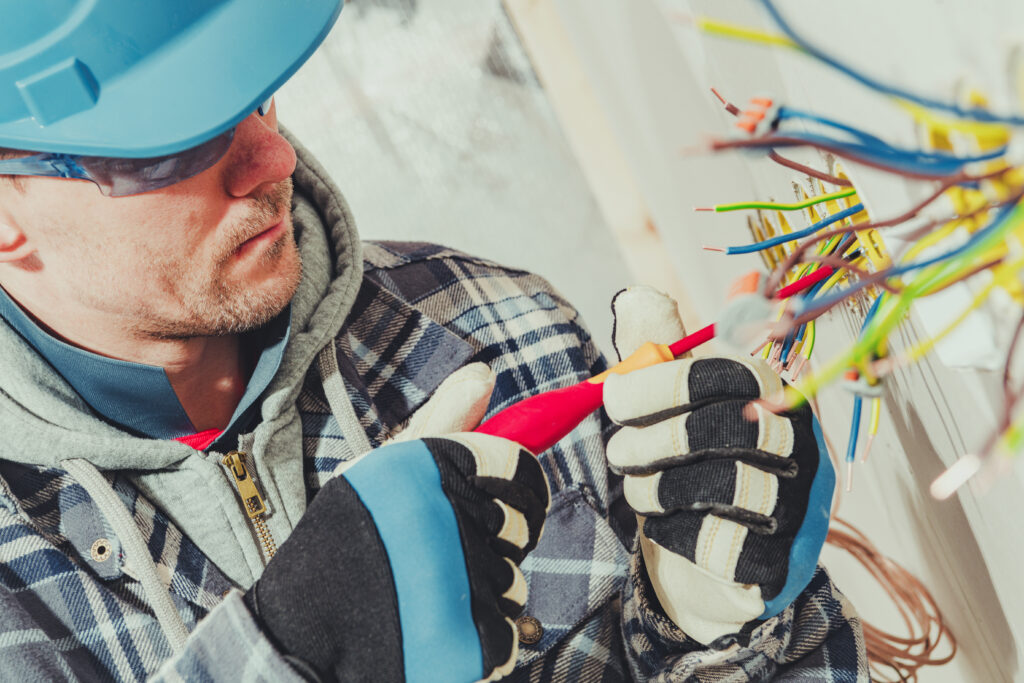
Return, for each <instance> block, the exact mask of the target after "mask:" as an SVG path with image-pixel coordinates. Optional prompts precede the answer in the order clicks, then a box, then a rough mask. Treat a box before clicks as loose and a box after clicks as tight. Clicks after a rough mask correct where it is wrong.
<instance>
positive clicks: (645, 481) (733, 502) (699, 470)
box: [623, 460, 779, 533]
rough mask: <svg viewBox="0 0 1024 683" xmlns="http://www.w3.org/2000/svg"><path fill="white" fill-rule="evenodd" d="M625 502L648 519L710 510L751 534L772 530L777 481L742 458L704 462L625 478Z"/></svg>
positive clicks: (771, 531)
mask: <svg viewBox="0 0 1024 683" xmlns="http://www.w3.org/2000/svg"><path fill="white" fill-rule="evenodd" d="M623 487H624V494H625V497H626V502H627V503H629V506H630V507H631V508H633V510H634V511H635V512H636V513H637V514H641V515H645V516H648V517H658V516H666V515H673V514H678V513H683V512H685V513H695V514H698V515H704V514H712V515H717V516H719V517H722V518H725V519H731V520H733V521H735V522H737V523H738V524H743V525H745V526H747V527H748V528H750V529H752V530H754V531H756V532H757V533H774V531H775V530H776V526H777V524H776V521H775V519H774V518H773V517H772V514H773V513H774V511H775V507H776V504H777V502H778V494H779V480H778V478H777V477H775V476H774V475H771V474H769V473H767V472H764V471H762V470H759V469H757V468H754V467H751V466H750V465H747V464H744V463H742V462H735V461H729V460H707V461H704V462H700V463H695V464H693V465H690V466H688V467H677V468H673V469H669V470H665V471H663V472H655V473H654V474H648V475H643V476H627V477H626V478H625V480H624V483H623Z"/></svg>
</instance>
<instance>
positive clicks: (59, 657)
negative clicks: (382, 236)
mask: <svg viewBox="0 0 1024 683" xmlns="http://www.w3.org/2000/svg"><path fill="white" fill-rule="evenodd" d="M364 258H365V261H366V270H365V274H364V280H363V285H362V289H361V290H360V292H359V295H358V297H357V300H356V302H355V305H354V308H353V310H352V312H351V314H350V315H349V318H348V320H347V322H346V324H345V325H344V327H343V328H342V330H341V333H340V334H339V335H338V337H337V338H336V340H335V343H336V347H337V352H338V360H339V366H340V368H341V371H342V375H343V377H344V380H345V383H346V387H347V389H348V392H349V395H350V399H351V401H352V403H353V406H354V407H355V410H356V414H357V416H358V417H359V420H360V423H361V424H362V426H363V427H364V429H365V431H366V433H367V435H368V437H369V438H370V441H371V442H372V443H373V444H374V445H379V444H380V443H382V442H383V441H384V440H385V439H386V438H387V437H388V436H389V435H391V434H392V433H393V432H395V431H397V430H398V429H400V427H401V426H402V425H403V424H404V422H405V421H406V420H407V419H408V417H409V416H410V415H411V414H412V412H413V411H414V410H415V409H416V408H417V407H418V406H419V405H421V404H422V403H423V402H424V401H425V400H426V398H427V397H428V396H429V395H430V393H431V391H433V389H434V388H436V386H437V385H438V384H439V383H440V381H441V380H442V379H443V378H444V377H445V376H447V375H448V374H450V373H451V372H452V371H454V370H455V369H456V368H458V367H459V366H461V365H463V364H465V363H467V362H471V361H483V362H485V363H487V364H489V365H490V366H491V367H492V368H493V369H494V370H495V372H496V373H497V384H496V388H495V392H494V396H493V398H492V401H491V404H490V407H489V413H494V412H496V411H498V410H501V409H502V408H504V407H506V406H508V405H510V404H512V403H514V402H516V401H518V400H520V399H522V398H524V397H526V396H528V395H531V394H534V393H537V392H540V391H545V390H547V389H552V388H556V387H561V386H565V385H567V384H570V383H573V382H576V381H579V380H581V379H583V378H585V377H589V376H591V375H592V374H594V373H596V372H599V371H600V370H602V369H604V367H605V363H604V360H603V359H602V358H601V356H600V354H599V352H598V351H597V350H596V347H595V346H594V345H593V343H592V342H591V339H590V336H589V333H588V332H587V330H586V329H585V328H584V327H583V325H582V323H581V322H580V320H579V318H578V315H577V313H576V312H575V310H574V309H573V308H572V307H571V306H569V305H568V304H567V303H566V302H565V301H564V300H562V299H561V298H560V297H559V296H558V295H557V294H556V293H555V292H554V291H553V290H552V289H551V287H550V286H549V285H548V284H547V283H546V282H545V281H544V280H543V279H541V278H539V277H537V276H535V275H531V274H529V273H526V272H523V271H517V270H511V269H507V268H501V267H499V266H496V265H494V264H492V263H489V262H486V261H482V260H479V259H474V258H471V257H468V256H465V255H462V254H459V253H457V252H452V251H449V250H447V249H444V248H442V247H436V246H432V245H425V244H399V243H367V245H366V247H365V252H364ZM298 407H299V411H300V415H301V418H302V432H303V453H304V468H305V470H304V471H305V473H306V482H307V494H308V496H309V497H310V498H311V497H312V496H313V495H315V493H316V491H317V490H318V489H319V488H320V486H321V485H322V484H323V483H324V482H325V481H326V480H327V479H328V478H329V477H330V476H332V473H333V472H334V470H335V468H336V467H337V465H338V464H339V463H341V462H343V461H344V460H347V459H348V458H350V457H351V456H352V453H351V451H350V450H349V449H348V447H347V445H346V443H345V437H344V435H343V434H342V433H341V431H340V429H339V427H338V423H337V421H336V420H335V418H334V416H333V415H331V412H330V410H329V408H328V406H327V402H326V399H325V398H324V394H323V389H322V386H321V385H320V382H319V379H318V374H317V372H316V371H315V370H312V371H310V372H309V373H307V375H306V379H305V382H304V385H303V387H302V392H301V394H300V396H299V398H298ZM610 427H611V426H610V424H609V423H608V422H607V420H606V419H605V418H603V417H602V414H600V413H599V414H595V415H593V416H591V417H589V418H587V419H586V420H585V421H584V422H583V423H581V424H580V425H579V427H577V429H576V430H574V431H573V432H572V434H571V435H570V436H568V437H567V438H566V439H563V440H562V441H561V442H560V443H559V444H558V445H556V446H555V447H554V448H552V449H551V450H550V451H548V452H546V453H544V454H542V456H541V462H542V464H543V466H544V469H545V472H546V473H547V475H548V479H549V481H550V484H551V489H552V494H553V497H552V506H551V510H550V513H549V517H548V521H547V524H546V527H545V533H544V537H543V539H542V541H541V543H540V545H539V546H538V547H537V549H536V550H535V551H534V552H533V553H531V555H530V556H529V557H528V558H527V559H526V561H525V562H524V563H523V566H522V569H523V574H524V576H525V577H526V580H527V582H528V585H529V599H528V602H527V605H526V609H525V614H527V615H530V616H533V617H535V618H536V619H537V620H538V621H539V622H540V623H541V625H542V628H543V635H542V637H541V638H540V640H539V641H538V642H536V643H534V644H530V645H525V644H524V645H522V646H521V647H520V653H519V661H518V665H517V668H516V671H515V672H514V673H513V674H512V676H511V679H512V680H516V681H520V680H521V681H618V680H630V679H634V680H659V681H683V680H696V681H746V680H765V679H768V678H772V677H777V678H779V679H784V680H795V679H800V680H813V681H866V680H868V674H867V666H866V661H865V658H864V648H863V642H862V640H863V638H862V634H861V628H860V622H859V619H858V618H857V616H856V614H855V613H854V611H853V610H852V608H851V607H850V605H849V603H848V602H847V601H846V600H845V598H844V597H843V596H842V595H841V594H839V592H838V591H837V590H836V589H835V588H834V587H833V585H832V584H831V582H830V581H829V579H828V577H827V576H826V574H825V573H824V571H822V570H820V569H819V571H818V573H817V574H816V575H815V577H814V579H813V580H812V582H811V584H810V585H809V586H808V587H807V589H806V590H805V591H804V593H803V594H802V595H801V596H800V598H799V599H798V600H797V601H796V602H795V603H794V604H793V605H792V606H790V607H789V608H788V609H787V610H785V611H784V612H783V613H782V614H780V615H779V616H777V617H775V618H773V619H770V620H768V621H766V622H764V623H763V624H761V625H760V626H758V627H757V628H754V629H753V630H752V631H751V632H749V633H747V634H745V635H743V636H741V637H738V638H724V639H720V641H719V642H716V643H715V644H714V647H705V646H702V645H700V644H698V643H696V642H694V641H692V640H690V639H688V638H687V637H686V636H685V634H683V633H681V632H680V631H679V630H678V628H676V627H675V625H674V624H673V623H672V622H671V621H669V620H668V619H667V618H666V617H665V616H664V614H663V613H662V612H661V611H660V608H658V607H657V606H656V605H655V604H652V602H651V600H652V598H651V595H652V592H651V589H650V587H649V585H648V584H647V582H646V578H645V576H646V575H645V572H644V569H643V567H642V560H641V556H640V554H639V552H637V550H636V547H635V539H636V526H635V522H634V521H633V519H634V518H633V515H632V514H631V513H630V512H629V511H628V509H627V508H626V507H625V506H624V503H623V500H622V497H621V484H620V481H619V479H618V478H617V477H615V476H614V475H611V474H610V473H609V472H608V470H607V467H606V465H605V461H604V443H605V440H606V438H607V436H608V435H609V434H608V433H609V430H610ZM111 479H112V485H113V488H114V490H115V492H116V493H117V494H118V496H119V497H120V498H121V500H122V502H123V503H124V504H125V505H126V506H127V508H128V510H129V511H130V512H131V513H132V515H133V517H134V519H135V522H136V523H137V525H138V526H139V528H140V529H141V530H142V533H143V536H144V538H146V540H147V546H148V549H149V551H150V553H151V555H152V557H153V560H154V561H155V562H156V563H157V565H158V567H159V568H161V570H162V571H163V572H164V573H165V575H166V577H167V584H168V589H169V591H170V593H171V595H172V598H173V600H174V603H175V606H176V607H177V608H178V611H179V613H180V614H181V616H182V618H183V619H184V621H185V624H186V626H187V628H188V629H189V630H190V631H192V632H193V633H192V636H191V637H189V639H188V641H187V644H186V647H185V650H184V651H183V652H181V653H178V654H174V653H173V652H172V650H171V647H170V645H169V643H168V642H167V640H166V638H165V637H164V635H163V633H162V631H161V629H160V626H159V624H158V623H157V621H156V619H155V617H154V615H153V612H152V610H151V608H150V607H149V605H148V604H147V601H146V597H145V594H144V592H143V591H142V589H141V587H140V585H139V583H138V581H137V578H136V577H135V576H133V571H132V566H131V562H130V558H125V557H124V553H123V552H122V550H121V548H120V545H119V543H118V540H117V538H116V535H115V534H114V532H113V530H112V529H111V528H110V527H109V525H108V523H107V521H106V520H105V519H104V518H103V516H102V515H101V514H100V513H99V511H98V509H97V508H96V505H95V504H94V503H93V502H92V500H91V499H90V498H89V496H88V494H87V493H86V492H85V490H84V489H83V488H82V487H81V486H80V485H79V484H78V483H76V482H75V481H74V479H73V478H71V477H70V476H69V475H68V474H67V473H66V472H63V471H61V470H57V469H52V468H39V467H31V466H26V465H20V464H15V463H12V462H8V461H2V460H0V681H6V680H26V679H30V677H32V676H34V677H36V678H37V679H39V680H58V679H70V680H109V679H115V680H145V679H147V678H149V677H151V676H153V675H154V674H156V675H157V677H159V678H160V679H162V680H189V681H194V680H260V679H262V680H288V679H295V674H294V672H292V671H291V669H290V668H289V667H288V665H287V664H286V663H285V661H284V660H283V659H282V658H281V656H280V654H279V653H277V652H276V651H275V650H274V649H273V647H272V646H271V645H270V643H269V642H268V641H267V640H266V638H265V637H263V635H262V634H261V633H260V632H259V630H258V629H257V627H256V625H255V623H254V622H253V621H252V619H251V618H250V617H249V615H248V613H247V612H246V610H245V607H244V605H243V604H242V603H241V600H240V599H239V593H238V591H236V590H231V589H232V586H231V584H230V582H229V581H228V580H227V579H226V578H225V577H224V576H223V574H221V572H220V571H219V570H218V569H217V567H216V566H215V565H214V564H213V563H212V562H210V561H209V560H208V559H207V558H206V557H205V556H204V555H203V554H202V553H201V552H200V551H199V550H198V548H197V547H196V546H195V545H194V544H193V543H192V542H191V541H190V540H189V539H188V538H187V537H185V536H184V535H183V534H182V533H181V532H180V531H179V530H178V529H176V528H175V526H174V525H173V524H172V523H171V522H170V521H169V520H168V519H167V517H166V516H165V515H164V514H163V513H162V512H161V511H160V510H158V509H156V508H155V507H154V506H153V505H152V504H150V503H149V502H148V501H147V500H146V499H145V498H144V497H143V496H141V495H140V494H139V492H138V491H137V490H135V488H134V487H133V486H132V485H131V483H130V482H129V480H128V479H127V477H125V476H122V475H114V476H112V478H111ZM98 537H102V538H104V539H107V540H108V541H109V542H110V544H111V546H112V547H111V550H112V553H113V556H114V558H115V561H114V562H110V561H106V562H98V561H96V560H94V559H93V558H92V556H91V544H92V543H93V542H94V540H95V539H96V538H98ZM161 666H162V667H163V668H161ZM158 670H159V672H158Z"/></svg>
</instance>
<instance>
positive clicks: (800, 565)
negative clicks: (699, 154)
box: [604, 287, 835, 645]
mask: <svg viewBox="0 0 1024 683" xmlns="http://www.w3.org/2000/svg"><path fill="white" fill-rule="evenodd" d="M612 309H613V312H614V313H615V318H616V324H615V330H616V339H615V342H616V350H617V351H618V352H619V353H620V354H621V355H623V356H625V355H628V354H629V353H631V352H632V351H633V350H634V349H635V348H636V347H637V346H639V345H640V343H641V342H643V341H654V342H656V343H671V342H673V341H675V340H676V339H679V338H681V337H683V336H684V335H685V332H684V331H683V326H682V323H681V322H680V320H679V317H678V312H677V310H676V306H675V302H674V301H672V299H670V298H669V297H667V296H665V295H664V294H661V293H660V292H657V291H656V290H653V289H651V288H647V287H636V288H630V289H628V290H624V291H623V292H620V293H619V294H618V295H616V298H615V299H614V300H613V303H612ZM652 316H660V318H661V319H658V320H653V321H652V322H653V326H652V325H650V324H648V325H646V328H647V329H644V328H645V325H644V322H643V321H644V320H645V319H647V318H650V317H652ZM652 330H653V331H652ZM651 335H654V336H655V338H651ZM782 388H783V383H782V380H781V379H780V378H779V377H778V375H776V374H775V373H774V372H773V371H772V370H771V369H770V368H769V367H768V365H767V364H766V363H764V362H763V361H761V360H760V359H755V358H751V357H750V356H746V355H744V356H735V357H718V358H697V359H692V358H687V359H679V360H675V361H670V362H667V363H662V364H660V365H655V366H652V367H648V368H644V369H641V370H637V371H634V372H632V373H629V374H627V375H611V376H610V377H609V378H608V379H607V380H606V381H605V385H604V405H605V409H606V410H607V411H608V415H609V417H611V419H612V420H613V421H615V422H616V423H617V424H620V425H622V429H621V430H620V431H619V432H617V433H616V434H615V435H613V436H612V438H611V439H610V441H609V443H608V448H607V454H608V460H609V463H610V465H611V468H612V470H613V471H615V472H617V473H620V474H623V475H625V479H624V492H625V498H626V502H627V503H629V505H630V507H632V508H633V510H634V511H635V512H636V513H637V515H638V520H639V522H640V529H641V535H640V547H641V551H642V553H643V559H644V564H645V566H646V568H647V573H648V577H649V578H650V583H651V586H652V587H653V589H654V591H655V594H656V595H657V596H658V600H659V601H660V603H661V606H662V608H663V609H664V611H665V613H666V615H667V616H668V617H669V618H670V619H672V621H673V622H675V623H676V625H678V626H679V627H680V628H681V629H682V630H683V631H684V632H685V633H686V634H687V635H689V636H690V637H691V638H693V639H695V640H697V641H699V642H701V643H703V644H705V645H707V644H709V643H711V642H712V641H714V640H715V639H717V638H719V637H720V636H723V635H726V634H730V633H736V632H738V631H740V630H741V629H742V628H743V627H744V626H745V625H746V624H748V623H749V622H751V621H753V620H760V619H767V618H770V617H772V616H775V615H776V614H778V613H779V612H781V611H782V610H783V609H785V608H786V607H787V606H788V605H789V604H790V603H791V602H792V601H793V600H794V599H795V598H796V597H797V595H799V594H800V592H801V591H802V590H803V589H804V588H805V587H806V586H807V584H808V583H809V582H810V580H811V577H812V576H813V574H814V570H815V567H816V564H817V560H818V556H819V555H820V552H821V547H822V544H823V543H824V541H825V535H826V533H827V531H828V519H829V511H830V505H831V500H832V493H833V487H834V485H835V473H834V471H833V469H832V464H831V462H830V460H829V458H828V454H827V452H826V450H825V447H824V445H823V440H822V438H821V434H820V429H819V428H818V426H817V422H816V420H815V419H814V416H813V414H812V413H811V410H810V408H809V407H808V406H807V405H806V404H805V405H804V406H802V407H800V408H799V409H797V410H794V411H793V412H791V413H787V414H782V415H775V414H773V413H771V412H770V411H768V410H766V409H764V408H762V407H761V406H760V405H757V404H753V405H752V404H751V401H752V400H753V399H757V398H773V397H776V396H778V395H779V392H780V391H781V390H782ZM751 408H752V409H753V411H754V412H755V413H756V420H754V421H751V420H750V419H747V417H745V409H747V414H748V415H749V414H750V412H749V411H750V409H751Z"/></svg>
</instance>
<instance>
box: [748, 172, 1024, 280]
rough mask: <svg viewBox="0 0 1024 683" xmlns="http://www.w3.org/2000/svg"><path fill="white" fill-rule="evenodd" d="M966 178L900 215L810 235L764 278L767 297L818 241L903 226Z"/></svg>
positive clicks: (944, 185) (931, 225)
mask: <svg viewBox="0 0 1024 683" xmlns="http://www.w3.org/2000/svg"><path fill="white" fill-rule="evenodd" d="M1007 170H1008V169H1000V170H997V171H991V172H989V173H986V174H983V175H979V176H970V178H971V179H972V180H975V181H978V182H980V181H983V180H991V179H993V178H996V177H999V176H1002V175H1003V174H1005V173H1006V171H1007ZM967 177H969V176H966V174H964V175H961V176H959V177H957V178H949V179H946V180H945V181H943V182H942V183H941V184H940V185H939V186H938V187H937V188H936V189H935V191H934V192H932V193H931V194H930V195H928V196H927V197H926V198H925V199H923V200H921V201H920V202H918V203H917V204H916V205H914V206H913V207H911V208H910V209H908V210H907V211H904V212H903V213H902V214H900V215H898V216H895V217H893V218H889V219H886V220H884V221H876V222H868V223H859V224H857V225H853V226H844V227H839V228H833V229H831V230H828V231H826V232H823V233H820V234H818V235H815V236H814V237H811V238H810V239H808V240H807V241H806V242H803V243H802V244H800V245H798V246H797V248H796V250H794V251H793V252H792V253H790V254H789V256H788V257H787V258H786V259H785V260H784V261H783V262H782V263H781V264H780V265H779V267H778V268H776V269H775V271H774V272H772V274H771V275H769V276H768V277H767V278H765V283H764V292H765V293H766V294H765V295H766V296H767V293H768V292H772V291H775V288H776V287H777V286H778V283H779V282H780V281H781V280H782V277H784V275H785V273H787V272H789V271H790V270H791V269H792V268H793V266H795V265H796V264H797V263H799V262H800V259H801V258H802V256H803V255H804V254H805V253H806V252H807V250H808V249H810V248H811V247H813V246H814V245H815V244H818V243H819V242H821V241H824V240H829V239H832V238H833V237H835V236H836V235H843V234H850V233H854V232H860V231H862V230H863V231H866V230H881V229H883V228H890V227H894V226H897V225H900V224H902V223H905V222H907V221H909V220H911V219H913V218H915V217H916V216H917V215H918V214H919V213H920V212H921V211H923V210H924V209H925V207H927V206H929V205H930V204H931V203H932V202H934V201H935V200H937V199H938V198H939V197H941V196H942V195H943V194H945V192H946V191H947V190H948V189H949V188H950V187H952V186H953V185H955V184H957V182H958V181H959V180H963V179H965V178H967ZM1011 201H1012V200H1011ZM998 206H1000V204H994V205H992V206H991V207H989V206H986V207H981V208H978V209H975V210H973V211H971V212H969V213H967V214H964V215H961V216H952V217H950V218H949V219H948V221H952V222H959V221H963V220H967V219H969V218H972V217H974V216H977V215H978V214H980V213H983V212H984V211H986V210H987V209H988V208H997V207H998ZM946 222H947V221H943V220H936V221H932V222H929V223H927V224H925V225H924V226H922V229H921V230H922V233H923V232H925V231H928V230H931V229H932V228H934V227H935V226H936V225H939V224H940V223H946ZM916 233H917V231H915V233H914V234H911V235H909V236H907V237H906V238H905V239H907V240H914V239H917V237H919V236H920V235H918V234H916Z"/></svg>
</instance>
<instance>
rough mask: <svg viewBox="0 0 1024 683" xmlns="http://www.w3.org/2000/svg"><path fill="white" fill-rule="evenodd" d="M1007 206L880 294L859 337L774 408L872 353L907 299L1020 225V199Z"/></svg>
mask: <svg viewBox="0 0 1024 683" xmlns="http://www.w3.org/2000/svg"><path fill="white" fill-rule="evenodd" d="M1018 199H1019V197H1018ZM1008 206H1009V208H1010V209H1011V210H1010V211H1009V212H1006V211H1001V212H1000V216H999V218H997V220H995V221H993V223H992V224H990V225H989V226H987V227H986V228H983V229H982V230H980V231H978V232H977V233H975V235H974V237H972V239H971V240H970V241H969V244H970V245H971V246H970V248H969V249H967V251H966V252H964V253H963V254H961V255H960V256H959V257H958V258H956V259H955V260H950V261H946V262H939V263H936V264H933V265H932V266H929V267H927V268H925V269H923V270H922V271H921V272H920V273H919V274H918V275H916V276H915V277H914V278H913V280H912V282H911V283H909V284H908V285H907V286H906V287H905V288H904V290H903V291H902V292H901V293H900V294H898V295H889V294H888V293H886V294H883V297H884V299H883V302H882V304H881V306H880V308H879V312H878V315H876V316H875V318H874V319H873V320H872V321H871V324H869V325H868V327H867V329H865V332H864V334H863V335H862V336H861V338H859V339H858V340H857V342H855V343H854V344H853V345H852V346H851V347H849V348H848V349H846V351H844V352H843V353H841V354H840V355H839V356H838V357H837V358H835V359H833V360H832V362H830V363H829V364H828V365H826V366H825V367H824V368H822V369H821V370H819V371H816V372H815V373H814V374H813V375H812V376H810V377H805V378H804V379H803V381H802V382H801V383H800V387H799V391H795V390H792V391H788V392H787V396H786V397H785V399H784V401H783V402H782V403H781V404H779V405H778V406H774V408H776V409H781V410H789V409H792V408H793V407H795V406H797V405H799V404H801V403H803V401H804V400H806V399H804V398H803V397H804V396H813V395H815V394H816V393H817V392H818V390H819V389H820V388H821V387H822V386H823V385H824V384H825V383H827V382H829V381H831V380H832V379H833V378H834V377H835V376H836V375H837V374H838V373H840V372H842V370H843V369H844V368H847V367H849V366H850V365H855V364H856V362H857V360H858V359H860V358H864V357H867V356H868V355H870V353H873V350H874V349H876V348H877V347H878V345H879V343H880V341H881V339H883V338H884V337H885V336H886V335H888V334H889V333H890V332H891V331H892V330H893V329H894V328H895V327H896V325H897V324H899V322H900V321H901V320H902V319H903V317H904V315H906V313H907V311H908V310H909V308H910V305H911V303H912V302H913V300H914V299H915V298H916V297H917V296H918V295H919V294H920V292H921V291H923V290H924V289H926V288H927V287H928V286H931V285H934V284H935V282H936V281H937V280H941V279H942V278H943V277H945V276H947V275H949V273H951V272H957V271H958V270H959V271H961V272H962V271H965V270H967V269H968V268H969V267H970V266H972V265H974V263H975V261H974V259H975V258H976V257H977V256H978V254H981V253H985V252H986V251H987V250H989V249H990V248H991V247H993V246H994V245H996V244H999V243H1001V242H1002V241H1003V240H1004V239H1005V237H1006V236H1007V234H1009V233H1010V232H1013V231H1014V230H1016V229H1021V228H1024V203H1020V202H1018V203H1015V204H1012V205H1008ZM766 405H767V404H766ZM768 407H771V406H768Z"/></svg>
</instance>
